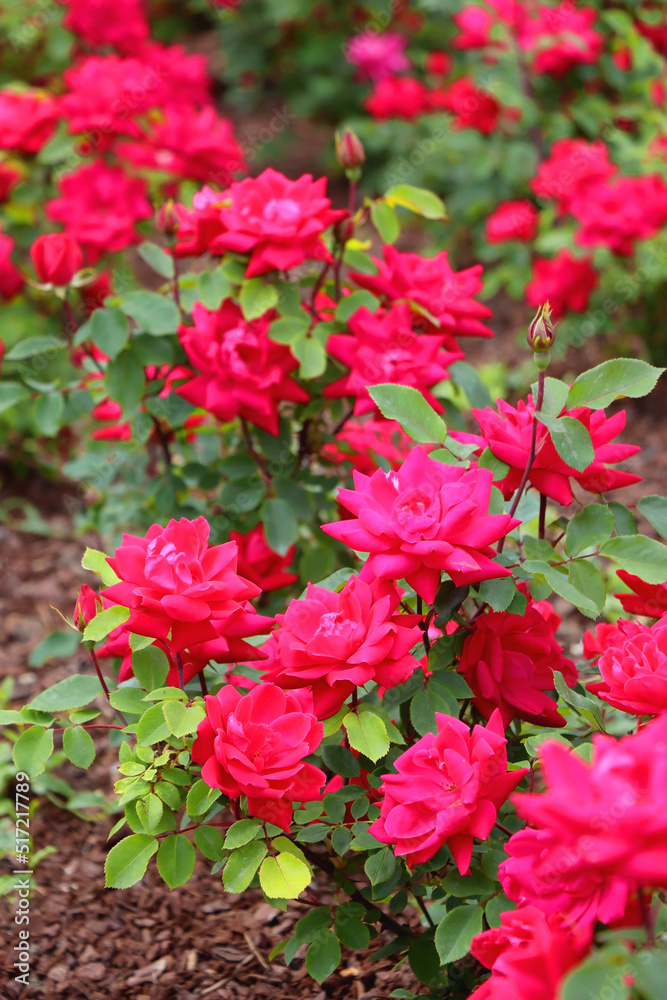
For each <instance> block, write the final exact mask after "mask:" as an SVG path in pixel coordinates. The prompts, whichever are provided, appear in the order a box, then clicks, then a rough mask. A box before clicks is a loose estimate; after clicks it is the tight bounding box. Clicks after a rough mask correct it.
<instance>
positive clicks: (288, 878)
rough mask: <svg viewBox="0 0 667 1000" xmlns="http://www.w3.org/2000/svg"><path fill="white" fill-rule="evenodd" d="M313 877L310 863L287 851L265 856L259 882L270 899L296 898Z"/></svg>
mask: <svg viewBox="0 0 667 1000" xmlns="http://www.w3.org/2000/svg"><path fill="white" fill-rule="evenodd" d="M311 878H312V874H311V871H310V869H309V868H308V865H306V864H304V862H303V861H301V859H300V858H295V857H294V855H293V854H288V853H287V852H286V851H281V852H280V854H277V855H276V856H275V858H265V860H264V861H263V862H262V867H261V868H260V869H259V884H260V885H261V887H262V889H263V891H264V892H265V893H266V895H267V896H268V897H269V898H270V899H296V897H297V896H298V895H299V893H301V892H303V890H304V889H305V888H307V886H308V885H309V884H310V880H311Z"/></svg>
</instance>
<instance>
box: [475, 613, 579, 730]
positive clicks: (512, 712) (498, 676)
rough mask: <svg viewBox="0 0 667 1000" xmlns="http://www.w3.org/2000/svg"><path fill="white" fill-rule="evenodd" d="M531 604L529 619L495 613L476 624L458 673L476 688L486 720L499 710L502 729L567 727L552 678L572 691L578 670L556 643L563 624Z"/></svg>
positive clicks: (477, 703) (487, 614) (479, 619)
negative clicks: (522, 723) (520, 724)
mask: <svg viewBox="0 0 667 1000" xmlns="http://www.w3.org/2000/svg"><path fill="white" fill-rule="evenodd" d="M540 610H541V609H540V607H539V605H536V604H535V603H534V602H533V601H531V600H530V599H529V601H528V606H527V608H526V613H525V615H511V614H508V613H507V611H491V612H487V613H486V614H483V615H480V616H479V617H478V618H476V619H475V620H474V622H473V623H472V627H471V631H470V633H469V634H468V636H467V637H466V640H465V642H464V644H463V649H462V651H461V659H460V662H459V666H458V668H457V669H458V671H459V673H460V674H463V676H464V677H465V679H466V681H467V683H468V685H469V686H470V687H471V688H472V691H473V694H474V698H473V704H474V705H475V708H477V709H478V710H479V711H480V712H481V713H482V715H483V716H484V718H486V719H488V718H490V716H491V714H492V712H494V711H495V710H496V709H498V710H499V711H500V714H501V717H502V720H503V725H504V726H505V728H507V726H509V724H510V722H511V721H512V719H516V718H518V719H525V720H526V721H527V722H532V723H533V724H534V725H537V726H564V725H565V719H564V718H563V717H562V715H560V713H559V712H558V709H557V705H556V702H555V701H554V700H553V699H552V698H550V697H549V696H548V694H546V692H547V691H553V690H554V688H555V684H554V673H555V672H556V671H557V672H558V673H560V674H562V675H563V678H564V680H565V683H566V684H568V685H569V687H572V685H573V684H576V683H577V668H576V667H575V665H574V663H573V662H572V660H568V659H566V658H565V657H564V656H563V650H562V648H561V647H560V645H559V644H558V642H557V641H556V639H555V632H556V629H557V628H558V626H559V625H560V622H561V619H560V618H559V617H558V615H556V614H552V615H550V620H546V619H545V618H544V617H543V616H542V614H540Z"/></svg>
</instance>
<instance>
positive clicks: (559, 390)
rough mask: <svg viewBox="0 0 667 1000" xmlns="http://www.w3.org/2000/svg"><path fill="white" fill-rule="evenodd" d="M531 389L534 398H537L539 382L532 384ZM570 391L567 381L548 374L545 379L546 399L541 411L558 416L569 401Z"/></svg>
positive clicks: (551, 415)
mask: <svg viewBox="0 0 667 1000" xmlns="http://www.w3.org/2000/svg"><path fill="white" fill-rule="evenodd" d="M531 390H532V393H533V399H536V398H537V383H535V384H534V385H532V386H531ZM569 391H570V387H569V385H566V383H565V382H561V381H560V380H559V379H557V378H551V377H550V376H548V375H547V377H546V378H545V380H544V401H543V403H542V409H541V412H542V413H546V414H547V416H550V417H557V416H558V415H559V414H560V412H561V411H562V409H563V407H564V406H565V404H566V402H567V397H568V393H569Z"/></svg>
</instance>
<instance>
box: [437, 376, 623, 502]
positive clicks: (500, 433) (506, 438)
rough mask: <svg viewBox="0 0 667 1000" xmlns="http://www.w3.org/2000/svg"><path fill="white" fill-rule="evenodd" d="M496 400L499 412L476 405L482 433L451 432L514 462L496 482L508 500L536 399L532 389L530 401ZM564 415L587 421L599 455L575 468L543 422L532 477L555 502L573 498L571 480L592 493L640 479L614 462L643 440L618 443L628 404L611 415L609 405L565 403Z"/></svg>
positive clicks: (523, 458)
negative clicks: (569, 406)
mask: <svg viewBox="0 0 667 1000" xmlns="http://www.w3.org/2000/svg"><path fill="white" fill-rule="evenodd" d="M497 405H498V412H496V411H495V410H493V409H491V408H490V407H489V408H487V409H484V410H477V409H473V411H472V412H473V414H474V416H475V419H476V420H477V423H478V424H479V426H480V429H481V431H482V434H481V437H479V436H477V435H474V434H466V433H464V432H459V431H454V432H452V436H453V437H455V438H457V439H458V440H460V441H463V442H465V443H471V442H472V443H475V442H476V443H478V445H479V449H480V453H481V452H482V451H483V450H484V448H486V447H488V448H490V449H491V451H492V453H493V454H494V455H495V456H496V458H499V459H500V461H501V462H505V464H506V465H509V467H510V469H509V472H508V473H507V474H506V475H505V476H504V477H503V479H502V480H499V481H498V482H497V483H496V485H497V486H499V487H500V489H501V490H502V492H503V496H504V497H505V499H506V500H509V499H510V497H511V496H512V495H513V493H514V491H515V490H516V489H517V488H518V486H519V483H520V482H521V478H522V476H523V473H524V470H525V469H526V466H527V464H528V455H529V453H530V442H531V437H532V427H533V412H534V405H533V398H532V396H530V395H529V396H528V400H527V401H526V402H524V400H519V403H518V405H517V407H516V408H515V407H513V406H511V405H510V404H509V403H506V402H504V400H502V399H499V400H498V403H497ZM560 416H569V417H573V418H574V419H575V420H579V421H580V422H581V423H582V424H583V426H584V427H585V428H586V430H587V431H588V432H589V433H590V435H591V440H592V442H593V448H594V449H595V459H594V460H593V462H591V464H590V465H589V466H588V467H587V468H586V469H584V471H583V472H579V471H578V470H577V469H572V468H570V466H569V465H566V464H565V462H564V461H563V460H562V458H560V456H559V455H558V452H557V451H556V449H555V448H554V446H553V442H552V440H551V433H550V432H549V431H548V430H547V428H546V427H545V426H544V424H538V428H537V449H536V453H535V461H534V462H533V465H532V468H531V472H530V478H529V480H528V481H529V483H530V484H531V486H534V487H535V489H536V490H539V492H540V493H544V495H545V496H548V497H550V498H551V499H552V500H554V501H555V502H556V503H561V504H570V503H572V486H571V483H570V480H574V481H575V482H577V483H579V485H580V486H581V487H582V488H583V489H585V490H588V491H589V492H591V493H606V492H607V491H608V490H618V489H620V488H621V487H623V486H628V485H629V484H630V483H638V482H641V476H635V475H632V474H631V473H629V472H622V471H620V470H618V469H612V468H609V466H610V465H615V464H616V463H617V462H623V461H625V459H626V458H629V457H630V456H631V455H636V454H637V452H638V451H641V448H640V447H639V446H638V445H631V444H619V443H617V444H614V443H613V438H615V437H616V436H617V435H618V434H620V433H621V431H622V430H623V428H624V427H625V410H620V411H619V412H618V413H615V414H614V415H613V416H611V417H607V416H605V413H604V410H590V409H588V408H587V407H585V406H578V407H576V408H575V409H573V410H566V409H563V410H562V412H561V414H560Z"/></svg>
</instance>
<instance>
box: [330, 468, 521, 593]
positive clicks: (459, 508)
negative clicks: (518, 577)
mask: <svg viewBox="0 0 667 1000" xmlns="http://www.w3.org/2000/svg"><path fill="white" fill-rule="evenodd" d="M353 475H354V484H355V487H356V489H355V490H346V489H343V490H339V493H338V498H339V500H340V502H341V503H342V505H343V506H344V507H346V508H347V509H348V510H349V511H351V513H352V514H354V519H352V520H347V521H339V522H337V523H334V524H325V525H323V529H322V530H323V531H325V532H326V533H327V534H328V535H331V537H332V538H337V539H338V540H339V541H341V542H344V543H345V544H346V545H349V546H350V548H352V549H355V550H356V551H358V552H368V553H370V555H369V558H368V560H367V562H366V564H365V566H364V568H363V570H362V574H361V575H362V578H363V579H370V578H371V576H377V577H379V578H380V579H381V580H402V579H403V578H405V579H406V580H407V582H408V583H409V584H410V586H411V587H413V588H414V589H415V590H416V592H417V593H418V594H419V595H420V596H421V597H423V598H424V600H425V601H426V602H427V603H428V604H432V603H433V601H434V600H435V595H436V592H437V590H438V586H439V585H440V578H441V576H442V573H443V572H446V573H448V574H449V575H450V577H451V578H452V580H453V581H454V583H455V584H456V585H457V586H459V585H463V584H466V583H477V582H479V581H480V580H490V579H494V578H496V577H499V576H510V575H511V573H510V571H509V570H508V569H505V568H504V567H503V566H500V565H498V563H495V562H493V556H494V555H495V553H494V551H493V549H492V548H491V544H492V543H493V542H497V541H498V539H500V538H503V537H504V536H505V535H506V534H507V533H508V532H509V531H511V530H512V528H514V527H515V526H516V525H517V524H519V523H520V522H519V521H516V520H514V519H513V518H511V517H509V515H507V514H489V513H488V510H489V502H490V498H491V483H492V475H491V473H490V472H489V470H488V469H471V470H467V469H465V468H463V467H461V466H458V465H442V464H441V463H439V462H434V461H433V460H432V459H430V458H429V457H428V454H427V453H426V451H424V449H423V448H414V449H413V450H412V451H411V452H410V455H409V456H408V458H407V459H406V460H405V462H404V463H403V465H402V466H401V468H400V469H398V471H397V472H382V471H381V470H379V469H378V471H377V472H375V473H374V474H373V475H372V476H371V477H370V478H369V477H368V476H364V475H362V474H361V473H359V472H355V473H354V474H353Z"/></svg>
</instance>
